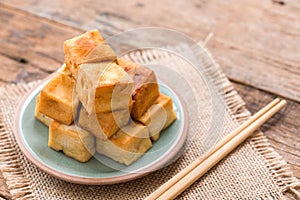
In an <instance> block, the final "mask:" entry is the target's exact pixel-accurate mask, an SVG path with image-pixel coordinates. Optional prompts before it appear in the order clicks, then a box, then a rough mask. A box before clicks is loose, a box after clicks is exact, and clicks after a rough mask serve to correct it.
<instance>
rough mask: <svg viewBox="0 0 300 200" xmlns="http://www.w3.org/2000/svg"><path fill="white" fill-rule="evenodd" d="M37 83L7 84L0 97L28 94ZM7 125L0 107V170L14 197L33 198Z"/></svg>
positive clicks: (0, 90)
mask: <svg viewBox="0 0 300 200" xmlns="http://www.w3.org/2000/svg"><path fill="white" fill-rule="evenodd" d="M37 83H38V82H32V83H28V84H12V85H6V86H4V87H2V88H1V89H0V98H7V97H9V96H17V94H20V93H23V94H26V93H28V91H30V90H31V89H32V88H33V87H34V86H35V85H36V84H37ZM6 126H7V125H6V124H5V123H4V116H3V111H2V110H1V109H0V146H1V149H0V150H1V151H0V163H1V164H0V170H1V172H2V174H3V177H4V179H5V181H6V185H7V187H8V189H9V192H10V194H11V197H12V198H13V199H32V198H33V197H34V196H33V193H32V188H31V186H30V182H29V180H28V179H27V178H26V176H25V171H24V168H23V167H22V165H21V161H20V158H19V154H18V152H19V151H18V147H17V146H14V145H13V144H14V143H16V142H13V140H15V138H14V136H13V134H12V133H9V132H8V128H7V127H6Z"/></svg>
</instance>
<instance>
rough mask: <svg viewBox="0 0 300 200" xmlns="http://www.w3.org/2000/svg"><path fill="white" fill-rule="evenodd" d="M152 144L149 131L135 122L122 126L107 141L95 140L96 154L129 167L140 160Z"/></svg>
mask: <svg viewBox="0 0 300 200" xmlns="http://www.w3.org/2000/svg"><path fill="white" fill-rule="evenodd" d="M151 146H152V143H151V140H150V138H149V130H148V129H147V127H146V126H143V125H141V124H139V123H137V122H131V123H130V124H129V125H127V126H124V127H123V128H122V129H120V130H119V131H118V132H117V133H116V134H114V135H113V136H112V137H111V138H110V139H109V140H99V139H97V140H96V150H97V152H98V153H100V154H103V155H106V156H108V157H110V158H112V159H114V160H116V161H118V162H120V163H123V164H125V165H130V164H132V163H133V162H134V161H136V160H137V159H138V158H140V157H141V156H142V155H143V154H144V153H145V152H146V151H147V150H148V149H149V148H151Z"/></svg>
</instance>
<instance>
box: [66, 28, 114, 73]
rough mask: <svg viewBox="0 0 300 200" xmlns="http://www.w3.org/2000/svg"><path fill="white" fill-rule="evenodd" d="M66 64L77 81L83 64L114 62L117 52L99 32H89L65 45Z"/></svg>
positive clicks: (67, 41) (68, 41)
mask: <svg viewBox="0 0 300 200" xmlns="http://www.w3.org/2000/svg"><path fill="white" fill-rule="evenodd" d="M64 53H65V63H66V66H67V67H68V68H69V69H70V71H71V73H72V75H73V77H74V78H75V79H77V76H78V70H79V69H78V68H80V65H81V64H83V63H91V62H101V61H114V60H116V59H117V56H116V54H115V52H114V51H113V50H112V48H111V47H110V46H109V45H107V44H106V43H105V41H104V39H103V38H102V36H101V35H100V33H99V32H98V31H97V30H91V31H88V32H86V33H84V34H82V35H80V36H77V37H74V38H72V39H69V40H66V41H65V43H64Z"/></svg>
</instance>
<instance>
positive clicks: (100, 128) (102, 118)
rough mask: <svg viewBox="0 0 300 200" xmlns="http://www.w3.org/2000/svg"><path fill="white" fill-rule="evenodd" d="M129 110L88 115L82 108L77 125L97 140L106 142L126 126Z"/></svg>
mask: <svg viewBox="0 0 300 200" xmlns="http://www.w3.org/2000/svg"><path fill="white" fill-rule="evenodd" d="M129 119H130V108H127V109H123V110H116V111H111V112H101V113H93V114H88V113H87V111H86V110H85V108H84V107H82V108H81V109H80V113H79V117H78V121H77V125H78V126H80V127H81V128H83V129H85V130H87V131H90V132H91V133H93V134H94V135H95V136H96V137H97V138H99V139H101V140H106V139H108V138H110V137H111V136H112V135H113V134H114V133H116V132H117V131H118V130H119V128H120V127H122V126H125V125H126V124H128V121H129Z"/></svg>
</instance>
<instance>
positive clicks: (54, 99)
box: [36, 73, 78, 125]
mask: <svg viewBox="0 0 300 200" xmlns="http://www.w3.org/2000/svg"><path fill="white" fill-rule="evenodd" d="M74 84H75V83H74V80H73V78H72V77H70V76H68V75H67V74H64V73H57V74H56V75H55V76H54V77H53V78H52V79H51V80H50V81H49V82H48V83H47V85H46V86H45V87H44V88H43V89H42V91H41V93H40V96H39V100H38V101H37V105H36V106H37V107H36V110H37V112H39V113H41V114H43V115H46V116H47V117H50V118H52V119H54V120H56V121H58V122H61V123H63V124H66V125H70V124H71V123H72V122H73V107H76V106H77V105H78V102H77V101H74V102H73V97H72V95H73V87H74Z"/></svg>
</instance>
